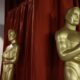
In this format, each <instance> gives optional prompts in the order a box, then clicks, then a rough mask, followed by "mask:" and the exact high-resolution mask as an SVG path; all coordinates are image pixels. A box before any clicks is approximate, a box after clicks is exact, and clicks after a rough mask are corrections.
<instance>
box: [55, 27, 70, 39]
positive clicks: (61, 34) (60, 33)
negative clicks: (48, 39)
mask: <svg viewBox="0 0 80 80" xmlns="http://www.w3.org/2000/svg"><path fill="white" fill-rule="evenodd" d="M68 33H69V32H68V30H66V29H64V28H62V29H60V30H58V31H56V33H55V38H66V37H67V35H68Z"/></svg>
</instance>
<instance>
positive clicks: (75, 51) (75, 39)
mask: <svg viewBox="0 0 80 80" xmlns="http://www.w3.org/2000/svg"><path fill="white" fill-rule="evenodd" d="M79 20H80V9H79V8H78V7H73V8H71V9H70V10H69V11H68V12H67V14H66V17H65V24H64V27H62V28H61V29H60V30H59V31H57V32H56V34H55V40H56V46H57V51H58V53H59V57H60V58H61V59H62V60H63V61H64V62H65V66H64V73H65V74H64V80H80V32H77V31H76V26H77V25H78V24H79Z"/></svg>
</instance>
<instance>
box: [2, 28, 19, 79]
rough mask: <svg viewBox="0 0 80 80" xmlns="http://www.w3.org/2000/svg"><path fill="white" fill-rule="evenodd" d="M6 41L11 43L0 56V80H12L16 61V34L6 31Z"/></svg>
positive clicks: (17, 49) (12, 31)
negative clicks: (0, 64)
mask: <svg viewBox="0 0 80 80" xmlns="http://www.w3.org/2000/svg"><path fill="white" fill-rule="evenodd" d="M8 39H9V41H10V42H11V44H10V45H8V46H7V47H6V49H5V51H4V53H3V55H2V63H3V70H2V80H13V72H14V64H15V63H16V61H17V59H18V53H19V52H18V51H19V46H18V44H17V42H16V33H15V31H14V30H12V29H10V30H9V31H8Z"/></svg>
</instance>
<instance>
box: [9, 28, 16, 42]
mask: <svg viewBox="0 0 80 80" xmlns="http://www.w3.org/2000/svg"><path fill="white" fill-rule="evenodd" d="M15 38H16V32H15V31H14V30H12V29H9V30H8V39H9V41H12V40H14V39H15Z"/></svg>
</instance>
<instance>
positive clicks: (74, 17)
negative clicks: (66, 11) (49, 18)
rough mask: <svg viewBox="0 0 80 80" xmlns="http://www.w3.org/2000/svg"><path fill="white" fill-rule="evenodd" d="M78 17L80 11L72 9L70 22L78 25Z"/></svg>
mask: <svg viewBox="0 0 80 80" xmlns="http://www.w3.org/2000/svg"><path fill="white" fill-rule="evenodd" d="M79 17H80V11H79V10H77V9H76V10H74V11H73V13H72V15H71V18H70V22H71V24H72V25H78V24H79Z"/></svg>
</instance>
